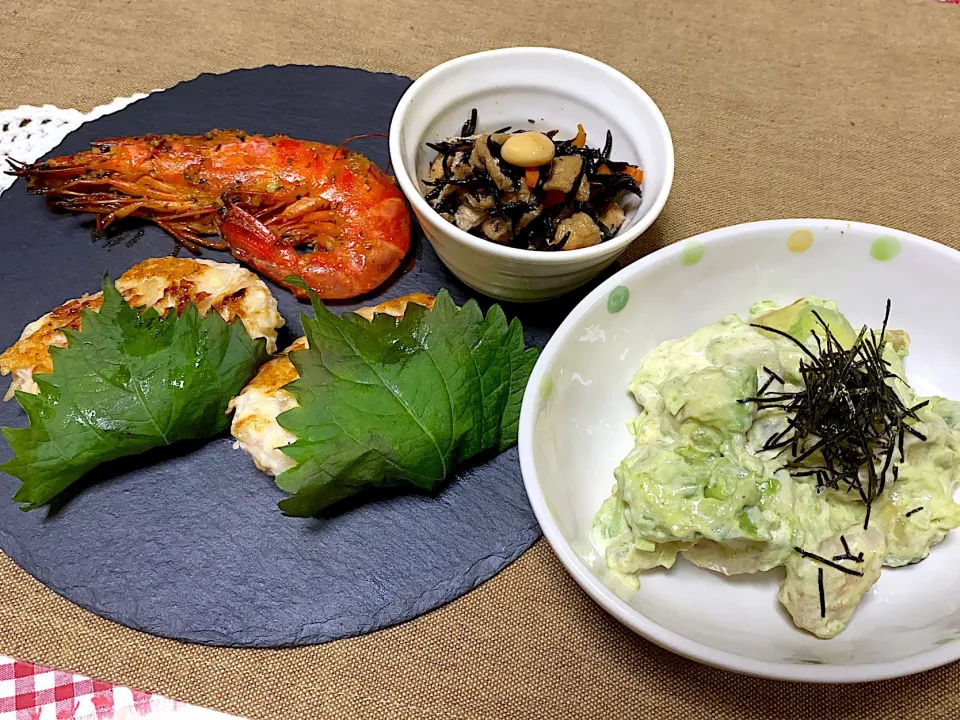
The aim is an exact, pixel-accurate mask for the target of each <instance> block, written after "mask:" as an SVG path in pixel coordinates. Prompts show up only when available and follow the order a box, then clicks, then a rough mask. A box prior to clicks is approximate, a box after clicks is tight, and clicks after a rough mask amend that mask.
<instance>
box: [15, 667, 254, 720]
mask: <svg viewBox="0 0 960 720" xmlns="http://www.w3.org/2000/svg"><path fill="white" fill-rule="evenodd" d="M143 717H149V718H151V720H161V718H171V720H226V719H227V718H232V720H236V718H234V717H233V716H230V715H224V714H222V713H218V712H214V711H212V710H204V709H203V708H198V707H195V706H193V705H187V704H185V703H180V702H176V701H173V700H169V699H168V698H165V697H162V696H160V695H152V694H150V693H144V692H138V691H137V690H131V689H130V688H127V687H123V686H121V685H111V684H110V683H106V682H102V681H100V680H93V679H91V678H88V677H85V676H84V675H74V674H73V673H69V672H64V671H62V670H54V669H53V668H48V667H44V666H43V665H34V664H33V663H28V662H22V661H20V660H14V659H13V658H10V657H5V656H3V655H0V720H126V719H127V718H130V719H131V720H132V718H138V719H139V718H143Z"/></svg>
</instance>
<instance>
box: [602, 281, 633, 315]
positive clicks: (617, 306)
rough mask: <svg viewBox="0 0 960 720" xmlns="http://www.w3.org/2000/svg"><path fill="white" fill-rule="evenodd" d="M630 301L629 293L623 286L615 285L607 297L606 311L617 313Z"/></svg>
mask: <svg viewBox="0 0 960 720" xmlns="http://www.w3.org/2000/svg"><path fill="white" fill-rule="evenodd" d="M629 299H630V291H629V290H628V289H627V288H625V287H624V286H623V285H617V286H616V287H615V288H614V289H613V290H611V291H610V294H609V295H607V311H608V312H611V313H618V312H620V311H621V310H623V309H624V308H625V307H626V306H627V301H628V300H629Z"/></svg>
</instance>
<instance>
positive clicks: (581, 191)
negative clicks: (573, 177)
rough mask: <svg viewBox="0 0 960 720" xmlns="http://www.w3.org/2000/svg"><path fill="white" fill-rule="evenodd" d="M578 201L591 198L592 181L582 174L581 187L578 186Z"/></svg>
mask: <svg viewBox="0 0 960 720" xmlns="http://www.w3.org/2000/svg"><path fill="white" fill-rule="evenodd" d="M576 199H577V202H586V201H587V200H589V199H590V182H589V181H588V180H587V178H586V176H581V178H580V187H578V188H577V197H576Z"/></svg>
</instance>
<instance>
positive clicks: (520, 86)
mask: <svg viewBox="0 0 960 720" xmlns="http://www.w3.org/2000/svg"><path fill="white" fill-rule="evenodd" d="M473 108H476V109H477V112H478V117H479V129H480V130H481V131H490V130H493V129H496V128H499V127H505V126H511V127H513V128H519V129H533V130H541V131H544V130H549V129H557V130H559V131H560V137H573V136H574V135H575V134H576V132H577V124H578V123H580V124H582V125H583V126H584V129H585V130H586V132H587V143H588V144H589V145H590V146H591V147H598V146H602V144H603V138H604V136H605V134H606V131H607V130H608V129H609V130H610V131H611V133H612V134H613V155H612V157H613V159H614V160H623V161H626V162H631V163H636V164H638V165H639V166H640V167H641V168H642V169H643V173H644V176H643V184H642V186H641V189H642V192H643V198H642V199H641V200H640V201H637V199H636V198H635V197H634V196H632V195H631V196H628V197H627V198H626V199H625V201H624V203H623V205H624V211H625V213H626V216H627V219H626V221H625V222H624V225H623V226H622V227H621V228H620V231H619V232H618V233H617V234H616V235H615V236H614V237H612V238H611V239H610V240H607V241H606V242H603V243H600V244H599V245H594V246H593V247H585V248H579V249H576V250H564V251H560V252H544V251H537V250H527V249H522V248H512V247H507V246H505V245H499V244H497V243H494V242H490V241H489V240H486V239H483V238H479V237H476V236H474V235H471V234H470V233H467V232H464V231H463V230H460V229H459V228H458V227H457V226H456V225H454V224H452V223H449V222H447V221H446V220H444V219H443V218H442V217H440V215H439V214H438V213H437V212H436V211H435V210H434V209H433V208H432V207H431V206H430V205H429V204H428V203H427V201H426V200H424V198H423V195H424V193H425V192H426V191H427V190H428V189H429V188H427V186H425V185H424V184H423V179H424V178H427V177H428V176H429V168H430V163H431V161H432V160H433V158H434V157H436V153H435V152H434V151H433V150H430V149H429V148H428V147H427V146H426V144H425V143H427V142H438V141H440V140H442V139H443V138H445V137H448V136H451V135H457V134H458V133H459V132H460V128H461V127H462V125H463V122H464V120H466V119H467V118H468V117H470V111H471V109H473ZM529 120H533V121H534V123H533V124H530V123H529V122H528V121H529ZM390 160H391V163H392V164H393V168H394V173H395V174H396V177H397V182H398V184H399V185H400V188H401V189H402V190H403V193H404V195H405V196H406V197H407V200H408V201H409V203H410V206H411V207H412V208H413V212H414V214H415V215H416V216H417V219H418V220H419V222H420V227H422V228H423V232H424V234H425V235H426V236H427V239H428V240H429V241H430V244H431V245H433V248H434V250H436V251H437V255H438V256H439V257H440V259H441V260H442V261H443V263H444V265H446V266H447V267H448V268H450V270H451V271H452V272H453V273H454V274H455V275H456V276H457V277H459V278H460V279H461V280H462V281H463V282H464V283H466V284H467V285H469V286H470V287H471V288H473V289H474V290H476V291H477V292H481V293H483V294H484V295H488V296H490V297H492V298H495V299H497V300H509V301H513V302H535V301H539V300H546V299H549V298H552V297H556V296H558V295H562V294H563V293H566V292H570V291H571V290H574V289H576V288H578V287H580V286H581V285H583V284H584V283H587V282H588V281H590V280H591V279H592V278H594V277H595V276H596V275H597V274H599V273H600V272H601V271H603V270H604V269H605V268H606V267H608V266H609V265H610V264H611V263H613V262H614V261H615V260H616V259H617V257H619V256H620V254H621V253H622V252H623V251H624V250H626V249H627V247H629V245H630V244H631V243H632V242H633V241H634V240H636V239H637V238H638V237H639V236H640V235H641V233H643V232H644V231H645V230H646V229H647V228H649V227H650V225H651V223H653V221H654V220H655V219H656V218H657V216H658V215H659V214H660V211H661V210H663V206H664V204H665V203H666V201H667V196H668V195H669V193H670V187H671V185H672V184H673V171H674V155H673V141H672V139H671V137H670V131H669V129H668V128H667V123H666V121H665V120H664V118H663V115H662V114H661V112H660V109H659V108H658V107H657V105H656V103H654V101H653V100H651V99H650V96H649V95H647V94H646V93H645V92H644V91H643V90H641V89H640V88H639V87H638V86H637V84H636V83H634V82H633V81H632V80H631V79H630V78H628V77H627V76H625V75H623V74H622V73H620V72H618V71H617V70H614V69H613V68H611V67H609V66H608V65H605V64H604V63H602V62H600V61H599V60H594V59H593V58H589V57H586V56H584V55H579V54H577V53H574V52H569V51H567V50H558V49H554V48H538V47H527V48H523V47H520V48H505V49H502V50H490V51H487V52H481V53H475V54H473V55H467V56H464V57H460V58H456V59H454V60H450V61H449V62H446V63H443V64H442V65H439V66H437V67H435V68H433V69H432V70H430V71H429V72H427V73H425V74H424V75H423V76H421V77H420V78H418V79H417V81H416V82H414V83H413V85H411V86H410V87H409V88H408V90H407V92H406V93H405V94H404V96H403V97H402V98H401V99H400V102H399V103H398V104H397V109H396V111H395V113H394V116H393V120H392V121H391V123H390Z"/></svg>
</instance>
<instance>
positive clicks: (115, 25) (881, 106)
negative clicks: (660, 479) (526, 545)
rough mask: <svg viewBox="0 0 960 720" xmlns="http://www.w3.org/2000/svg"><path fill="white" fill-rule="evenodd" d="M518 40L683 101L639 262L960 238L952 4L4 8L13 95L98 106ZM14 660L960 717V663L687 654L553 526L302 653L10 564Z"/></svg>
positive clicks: (566, 710)
mask: <svg viewBox="0 0 960 720" xmlns="http://www.w3.org/2000/svg"><path fill="white" fill-rule="evenodd" d="M508 45H552V46H558V47H564V48H568V49H571V50H576V51H580V52H584V53H587V54H589V55H593V56H595V57H597V58H599V59H601V60H604V61H606V62H608V63H610V64H612V65H613V66H615V67H617V68H618V69H620V70H622V71H623V72H625V73H626V74H628V75H630V76H631V77H632V78H634V79H635V80H636V81H637V82H639V83H640V85H641V86H643V87H644V89H646V90H647V91H648V92H649V93H650V95H651V96H652V97H653V99H654V100H655V101H656V102H657V103H658V104H659V105H660V107H661V109H662V110H663V113H664V115H665V116H666V118H667V122H668V124H669V125H670V128H671V131H672V133H673V139H674V143H675V147H676V155H677V171H676V178H675V182H674V187H673V192H672V194H671V197H670V200H669V201H668V203H667V206H666V209H665V210H664V212H663V214H662V216H661V218H660V219H659V220H658V222H657V223H656V224H655V225H654V226H653V228H652V229H651V230H650V231H649V232H648V233H647V234H646V235H645V236H644V237H643V238H641V240H640V241H638V243H637V244H636V245H635V246H634V247H633V248H631V249H630V251H629V252H628V253H627V255H625V256H624V261H625V262H626V261H629V260H633V259H636V258H637V257H639V256H640V255H642V254H645V253H647V252H650V251H652V250H654V249H656V248H659V247H662V246H664V245H666V244H669V243H672V242H675V241H677V240H679V239H682V238H684V237H687V236H689V235H692V234H695V233H698V232H702V231H705V230H708V229H711V228H715V227H721V226H724V225H729V224H733V223H738V222H744V221H748V220H758V219H765V218H773V217H836V218H842V219H855V220H864V221H868V222H874V223H879V224H884V225H890V226H893V227H897V228H900V229H903V230H908V231H911V232H914V233H917V234H920V235H925V236H927V237H930V238H933V239H935V240H938V241H940V242H943V243H946V244H948V245H951V246H953V247H960V202H958V200H960V192H958V190H960V180H958V174H960V122H958V112H960V7H958V6H956V5H953V4H947V3H938V2H933V1H932V0H885V1H884V2H882V3H881V2H875V1H874V0H810V1H809V2H805V3H795V2H785V1H784V0H682V1H669V2H658V3H653V2H637V1H635V0H581V1H580V2H576V3H560V2H532V1H531V0H488V1H487V2H485V3H483V4H482V5H473V4H468V3H464V2H462V1H457V0H429V2H428V1H427V0H381V1H380V2H377V3H370V2H367V3H361V2H357V1H356V0H345V1H342V2H331V1H330V0H321V1H319V2H317V1H313V0H278V2H275V3H254V2H248V1H247V0H237V1H235V2H222V1H212V0H208V1H207V2H203V3H199V2H192V3H188V2H164V3H126V2H112V1H106V2H97V3H90V2H83V1H81V0H47V2H44V3H19V2H14V1H13V0H6V1H5V2H0V67H3V75H2V80H0V107H12V106H16V105H19V104H34V105H39V104H43V103H45V102H50V103H54V104H57V105H59V106H61V107H69V106H75V107H77V108H79V109H81V110H87V109H89V108H91V107H93V106H95V105H97V104H100V103H103V102H106V101H109V100H110V99H112V98H113V97H115V96H118V95H130V94H132V93H134V92H137V91H142V90H148V89H152V88H155V87H168V86H170V85H173V84H175V83H177V82H179V81H181V80H184V79H189V78H191V77H193V76H195V75H196V74H197V73H199V72H209V71H213V72H224V71H227V70H230V69H232V68H235V67H255V66H258V65H262V64H267V63H276V64H283V63H290V62H296V63H310V64H337V65H346V66H355V67H364V68H368V69H371V70H385V71H390V72H395V73H399V74H405V75H410V76H416V75H418V74H419V73H421V72H423V71H425V70H426V69H428V68H429V67H432V66H433V65H435V64H437V63H439V62H442V61H444V60H446V59H449V58H451V57H455V56H457V55H462V54H464V53H467V52H471V51H476V50H481V49H487V48H493V47H501V46H508ZM371 130H373V131H376V130H384V129H383V128H371ZM0 242H3V241H2V239H0ZM3 261H4V262H15V261H16V258H9V257H7V258H5V259H4V260H3ZM0 653H6V654H10V655H14V656H16V657H19V658H22V659H24V660H30V661H36V662H42V663H46V664H49V665H54V666H58V667H62V668H66V669H71V670H77V671H80V672H83V673H85V674H88V675H92V676H94V677H98V678H103V679H107V680H111V681H115V682H120V683H123V684H126V685H129V686H132V687H135V688H138V689H141V690H144V691H152V692H158V693H162V694H164V695H167V696H169V697H174V698H177V699H180V700H184V701H186V702H190V703H194V704H199V705H205V706H209V707H214V708H217V709H220V710H223V711H226V712H233V713H236V714H240V715H244V716H247V717H250V718H271V719H272V718H276V719H277V720H289V719H291V718H300V717H335V718H352V717H357V718H370V717H381V716H382V717H393V718H432V717H436V718H493V717H524V718H540V717H543V718H557V717H609V716H616V717H643V718H650V719H651V720H659V719H661V718H662V719H667V718H671V719H672V718H690V719H691V720H699V719H700V718H710V719H711V720H726V719H727V718H730V719H734V718H737V719H739V718H759V719H764V720H766V719H767V718H770V719H773V718H786V717H789V718H798V719H803V718H844V719H846V718H870V719H871V720H888V719H889V720H894V719H896V720H901V719H907V718H927V719H936V718H944V719H946V718H956V717H958V716H960V665H953V666H949V667H946V668H942V669H940V670H936V671H932V672H929V673H926V674H924V675H920V676H917V677H913V678H909V679H904V680H899V681H892V682H885V683H876V684H871V685H866V686H861V687H853V688H851V687H846V688H844V687H813V686H804V685H789V684H783V683H774V682H768V681H761V680H756V679H750V678H744V677H739V676H736V675H732V674H729V673H725V672H722V671H719V670H714V669H710V668H707V667H703V666H699V665H696V664H694V663H692V662H689V661H686V660H683V659H681V658H678V657H675V656H673V655H671V654H670V653H667V652H665V651H663V650H660V649H658V648H656V647H654V646H652V645H651V644H649V643H647V642H645V641H643V640H641V639H639V638H637V637H636V636H634V635H633V634H632V633H630V632H629V631H627V630H625V629H623V628H622V627H620V626H619V625H618V624H617V623H616V622H615V621H613V620H612V619H610V618H608V617H607V616H606V615H605V614H604V613H603V612H602V611H601V610H600V609H599V608H598V607H596V606H595V605H594V604H593V603H592V601H590V600H589V599H588V598H587V597H586V595H584V594H583V593H582V592H581V591H580V590H579V589H578V588H577V587H576V586H575V584H574V583H573V581H572V580H571V579H569V578H568V576H567V575H566V573H565V572H564V571H563V569H562V568H561V566H560V565H559V563H558V562H557V561H556V560H555V559H554V557H553V555H552V553H551V551H550V549H549V547H548V546H547V545H546V543H545V542H542V541H541V542H540V543H538V544H537V545H535V546H534V548H533V549H532V550H530V551H529V552H528V553H526V554H525V555H524V556H523V557H522V558H521V559H520V560H518V561H517V562H516V563H515V564H514V565H513V566H511V567H510V568H508V569H507V570H506V571H505V572H503V573H502V574H501V575H499V576H498V577H497V578H495V579H494V580H492V581H490V582H488V583H487V584H485V585H484V586H482V587H480V588H478V589H477V590H475V591H473V592H471V593H470V594H468V595H467V596H465V597H463V598H461V599H460V600H458V601H456V602H454V603H452V604H451V605H448V606H447V607H445V608H442V609H441V610H439V611H436V612H433V613H431V614H429V615H427V616H424V617H422V618H420V619H419V620H416V621H414V622H412V623H408V624H406V625H403V626H400V627H396V628H393V629H390V630H387V631H383V632H380V633H377V634H374V635H370V636H367V637H363V638H357V639H353V640H348V641H343V642H338V643H333V644H330V645H325V646H319V647H312V648H303V649H297V650H278V651H228V650H221V649H214V648H204V647H196V646H188V645H184V644H180V643H176V642H172V641H167V640H160V639H157V638H153V637H149V636H146V635H142V634H138V633H135V632H132V631H130V630H126V629H124V628H121V627H118V626H115V625H112V624H110V623H108V622H106V621H103V620H100V619H99V618H97V617H95V616H93V615H90V614H88V613H86V612H84V611H81V610H79V609H78V608H76V607H74V606H72V605H71V604H69V603H67V602H66V601H64V600H62V599H60V598H59V597H57V596H56V595H54V594H53V593H51V592H50V591H47V590H46V589H44V588H43V587H42V586H40V585H39V584H38V583H37V582H35V581H34V580H32V579H31V578H30V577H28V576H27V575H26V574H25V573H24V572H22V571H21V570H19V568H17V567H16V566H15V565H14V564H13V563H12V562H11V561H10V560H9V559H7V558H5V557H0Z"/></svg>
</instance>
